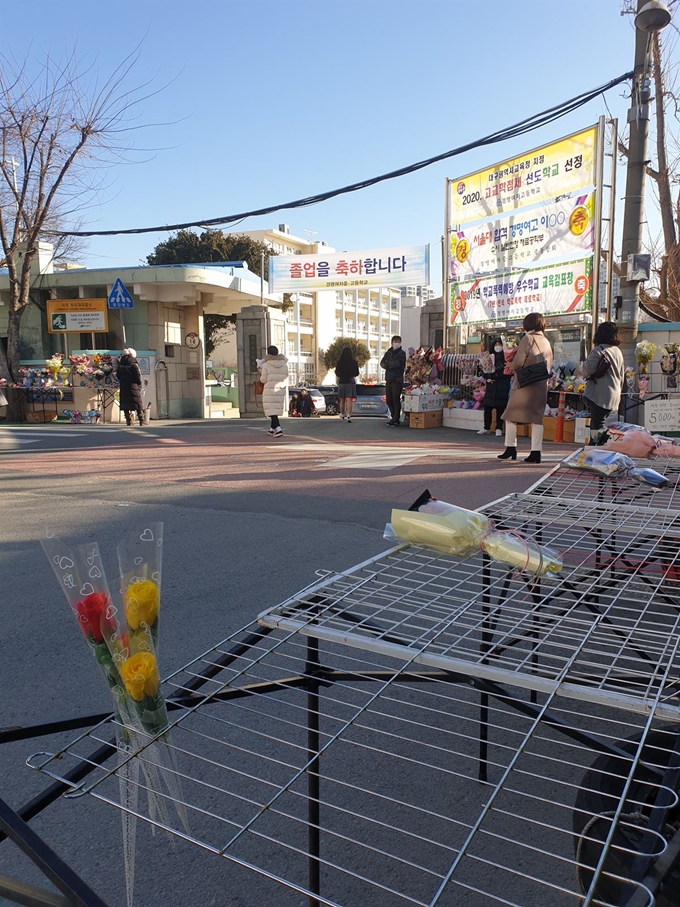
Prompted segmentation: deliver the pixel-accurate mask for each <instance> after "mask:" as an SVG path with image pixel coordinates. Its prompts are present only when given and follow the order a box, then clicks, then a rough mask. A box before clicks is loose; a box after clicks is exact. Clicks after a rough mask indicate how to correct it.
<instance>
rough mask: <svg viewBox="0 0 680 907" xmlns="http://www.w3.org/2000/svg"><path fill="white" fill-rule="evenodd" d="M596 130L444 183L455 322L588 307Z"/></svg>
mask: <svg viewBox="0 0 680 907" xmlns="http://www.w3.org/2000/svg"><path fill="white" fill-rule="evenodd" d="M598 135H599V130H598V127H596V126H593V127H590V128H588V129H585V130H582V131H581V132H578V133H575V134H573V135H570V136H566V137H565V138H563V139H559V140H558V141H556V142H552V143H551V144H549V145H546V146H544V147H542V148H537V149H535V150H533V151H531V152H527V153H526V154H522V155H520V156H517V157H514V158H510V159H508V160H506V161H502V162H501V163H499V164H494V165H493V166H492V167H486V168H485V169H484V170H479V171H477V172H476V173H472V174H469V175H468V176H465V177H461V178H458V179H454V180H447V185H446V192H447V195H446V206H447V224H448V248H447V258H448V272H447V275H448V281H449V297H448V298H449V317H448V321H449V324H480V325H481V324H484V323H487V322H495V321H498V320H506V319H510V318H513V319H517V318H523V317H524V315H527V314H529V312H540V313H541V314H543V315H563V314H568V313H572V312H579V313H581V312H587V311H590V310H591V308H592V299H593V292H592V291H593V288H592V279H593V272H594V255H595V247H596V238H597V236H598V231H599V230H600V224H599V222H597V215H596V212H597V193H598V191H599V188H598V186H597V182H598V174H597V173H596V170H597V169H598V167H597V147H598V145H597V143H598Z"/></svg>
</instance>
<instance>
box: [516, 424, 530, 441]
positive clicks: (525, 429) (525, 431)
mask: <svg viewBox="0 0 680 907" xmlns="http://www.w3.org/2000/svg"><path fill="white" fill-rule="evenodd" d="M517 437H518V438H530V437H531V426H530V425H522V424H519V423H518V425H517Z"/></svg>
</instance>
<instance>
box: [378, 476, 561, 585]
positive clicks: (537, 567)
mask: <svg viewBox="0 0 680 907" xmlns="http://www.w3.org/2000/svg"><path fill="white" fill-rule="evenodd" d="M385 538H389V539H402V540H403V541H405V542H412V543H414V544H417V545H424V546H425V547H427V548H432V549H434V550H435V551H441V552H442V553H444V554H456V555H459V556H460V557H467V556H468V555H470V554H473V553H474V552H475V551H479V550H481V551H485V552H486V553H487V554H488V555H489V556H490V557H492V558H493V559H494V560H496V561H500V562H502V563H505V564H510V565H511V566H512V567H516V568H517V569H518V570H520V571H526V572H527V573H534V574H536V575H538V576H557V575H558V574H559V573H560V571H561V570H562V558H561V556H560V555H559V554H558V553H557V552H556V551H553V549H552V548H548V547H546V546H544V545H539V544H538V542H536V541H535V540H534V539H532V538H528V537H526V536H523V535H521V534H520V533H517V532H509V531H506V530H499V529H494V528H493V524H492V522H491V520H490V519H489V518H488V517H486V516H484V514H482V513H478V512H477V511H474V510H465V509H464V508H463V507H456V506H455V505H454V504H447V503H446V502H445V501H438V500H437V499H436V498H433V497H432V496H431V495H430V493H429V491H425V492H423V494H422V495H421V496H420V497H419V498H418V500H417V501H416V502H415V503H414V504H413V505H412V506H411V508H410V509H409V510H393V511H392V516H391V523H388V524H387V526H386V527H385Z"/></svg>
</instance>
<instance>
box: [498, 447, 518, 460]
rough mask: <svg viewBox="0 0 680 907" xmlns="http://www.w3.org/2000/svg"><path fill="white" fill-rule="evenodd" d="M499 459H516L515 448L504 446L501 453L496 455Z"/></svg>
mask: <svg viewBox="0 0 680 907" xmlns="http://www.w3.org/2000/svg"><path fill="white" fill-rule="evenodd" d="M498 459H499V460H516V459H517V448H516V447H506V448H505V450H504V451H503V453H502V454H499V455H498Z"/></svg>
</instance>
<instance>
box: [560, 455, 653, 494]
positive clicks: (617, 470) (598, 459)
mask: <svg viewBox="0 0 680 907" xmlns="http://www.w3.org/2000/svg"><path fill="white" fill-rule="evenodd" d="M562 466H564V467H566V468H567V469H585V470H587V471H588V472H594V473H596V474H597V475H600V476H607V477H609V478H616V479H625V478H630V479H633V480H634V481H636V482H644V483H645V484H647V485H651V486H652V488H665V487H666V485H668V479H667V478H666V477H665V476H662V475H661V473H659V472H656V471H655V470H654V469H647V468H644V467H640V466H637V465H636V464H635V461H634V460H631V458H630V457H627V456H626V455H625V454H622V453H617V452H615V451H613V450H604V449H603V448H602V447H587V448H584V449H583V450H577V451H576V452H575V453H573V454H571V455H570V456H568V457H567V458H566V459H565V460H563V461H562Z"/></svg>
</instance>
